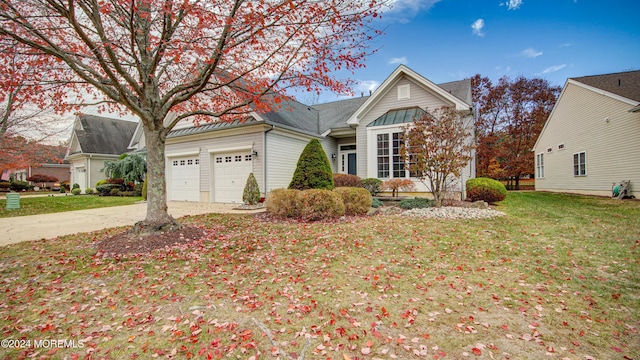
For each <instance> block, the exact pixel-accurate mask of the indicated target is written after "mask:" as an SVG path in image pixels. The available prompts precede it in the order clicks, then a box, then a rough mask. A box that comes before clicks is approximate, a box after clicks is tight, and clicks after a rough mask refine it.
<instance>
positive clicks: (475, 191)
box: [467, 178, 507, 204]
mask: <svg viewBox="0 0 640 360" xmlns="http://www.w3.org/2000/svg"><path fill="white" fill-rule="evenodd" d="M506 197H507V189H506V188H505V187H504V184H502V183H501V182H499V181H497V180H493V179H489V178H475V179H469V180H467V199H469V200H470V201H479V200H482V201H486V202H488V203H489V204H493V203H496V202H498V201H502V200H504V199H505V198H506Z"/></svg>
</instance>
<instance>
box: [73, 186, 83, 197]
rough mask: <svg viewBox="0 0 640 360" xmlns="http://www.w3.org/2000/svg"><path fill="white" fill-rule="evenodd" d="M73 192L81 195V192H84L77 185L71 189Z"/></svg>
mask: <svg viewBox="0 0 640 360" xmlns="http://www.w3.org/2000/svg"><path fill="white" fill-rule="evenodd" d="M71 193H72V194H73V195H80V193H82V190H80V188H79V187H77V188H73V189H71Z"/></svg>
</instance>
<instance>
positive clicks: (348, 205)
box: [333, 187, 371, 215]
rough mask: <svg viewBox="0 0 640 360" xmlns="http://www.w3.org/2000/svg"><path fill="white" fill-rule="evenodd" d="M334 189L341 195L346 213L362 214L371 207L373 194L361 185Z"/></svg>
mask: <svg viewBox="0 0 640 360" xmlns="http://www.w3.org/2000/svg"><path fill="white" fill-rule="evenodd" d="M333 191H334V192H335V193H337V194H339V195H340V197H341V198H342V202H343V203H344V213H345V214H346V215H362V214H366V213H367V212H369V208H371V194H369V192H368V191H367V190H366V189H363V188H360V187H337V188H335V189H333Z"/></svg>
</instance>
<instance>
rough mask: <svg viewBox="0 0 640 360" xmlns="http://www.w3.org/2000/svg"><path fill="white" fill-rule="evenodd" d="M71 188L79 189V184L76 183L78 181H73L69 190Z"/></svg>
mask: <svg viewBox="0 0 640 360" xmlns="http://www.w3.org/2000/svg"><path fill="white" fill-rule="evenodd" d="M73 189H80V185H78V183H74V184H73V186H72V187H71V190H73Z"/></svg>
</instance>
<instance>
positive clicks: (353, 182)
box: [333, 174, 362, 188]
mask: <svg viewBox="0 0 640 360" xmlns="http://www.w3.org/2000/svg"><path fill="white" fill-rule="evenodd" d="M333 186H334V187H359V188H361V187H362V179H360V177H358V176H356V175H351V174H333Z"/></svg>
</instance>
